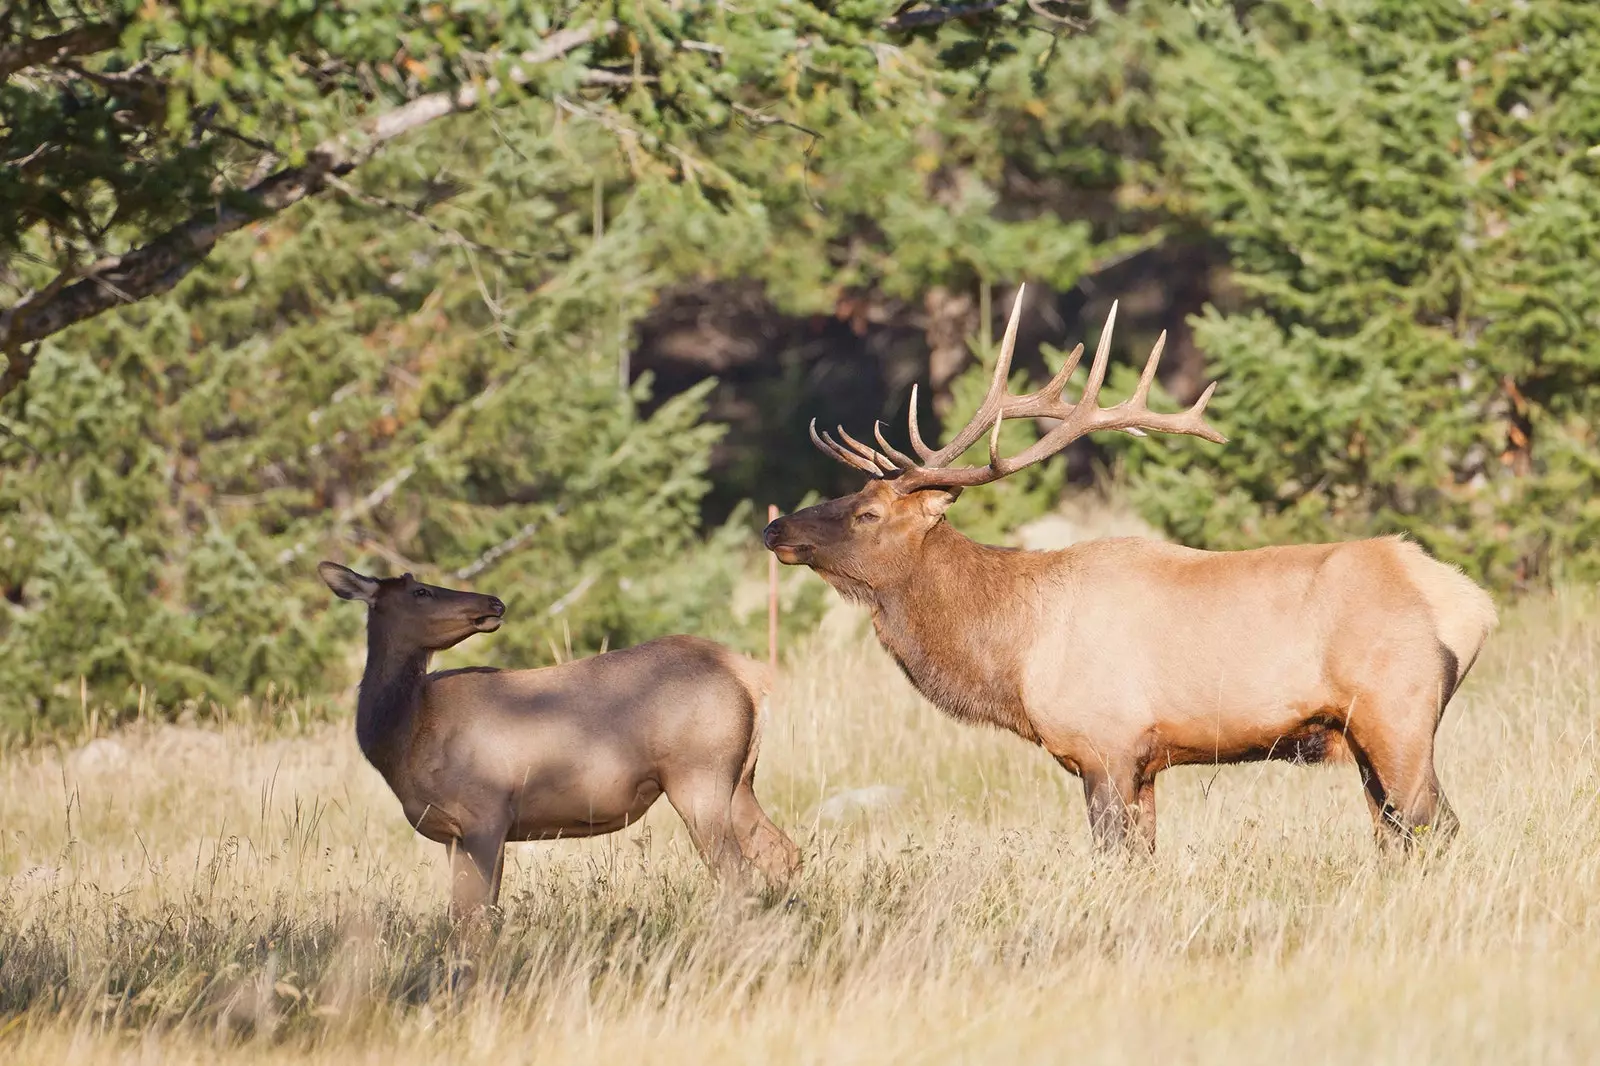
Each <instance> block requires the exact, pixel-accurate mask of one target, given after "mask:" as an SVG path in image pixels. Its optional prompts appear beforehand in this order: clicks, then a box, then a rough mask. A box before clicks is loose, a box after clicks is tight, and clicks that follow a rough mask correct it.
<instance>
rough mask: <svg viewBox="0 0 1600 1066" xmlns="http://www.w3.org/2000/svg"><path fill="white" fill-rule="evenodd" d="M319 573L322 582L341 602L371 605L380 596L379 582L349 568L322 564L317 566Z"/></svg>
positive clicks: (334, 564)
mask: <svg viewBox="0 0 1600 1066" xmlns="http://www.w3.org/2000/svg"><path fill="white" fill-rule="evenodd" d="M317 573H318V574H319V575H321V577H322V580H323V582H324V583H326V584H327V586H328V587H329V588H330V589H332V590H333V594H334V595H335V596H337V597H339V598H340V599H341V600H360V601H361V602H362V603H365V604H368V605H370V604H371V603H372V601H373V600H375V599H377V596H378V582H377V581H376V580H375V579H373V578H370V577H366V576H365V575H363V574H358V573H356V572H355V571H354V570H352V569H350V568H349V567H348V566H340V565H339V564H338V563H329V562H322V563H318V564H317Z"/></svg>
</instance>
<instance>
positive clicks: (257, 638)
mask: <svg viewBox="0 0 1600 1066" xmlns="http://www.w3.org/2000/svg"><path fill="white" fill-rule="evenodd" d="M0 25H9V26H11V27H12V28H14V30H15V32H14V33H12V32H7V33H4V34H0V351H3V354H4V374H3V377H0V595H3V600H0V731H3V732H5V733H6V734H21V735H26V734H31V733H35V732H38V731H41V730H51V729H56V728H59V727H62V726H64V725H70V724H72V723H75V722H78V721H79V720H80V719H81V718H82V717H83V716H85V715H87V714H89V713H90V710H91V708H92V709H93V713H94V714H96V715H97V716H103V719H102V720H107V721H109V720H115V719H117V718H119V717H123V716H131V715H136V714H140V713H144V714H181V713H184V712H185V711H188V712H191V713H196V714H199V715H202V716H203V715H206V714H210V713H217V710H218V708H227V707H235V706H252V707H256V706H264V705H270V704H272V703H273V701H275V700H276V701H278V702H279V703H280V704H281V703H282V702H283V701H285V700H288V701H295V700H299V701H304V702H305V705H306V706H307V707H308V708H309V707H311V706H313V705H315V704H316V703H317V702H318V701H322V700H325V699H326V697H327V696H328V695H329V694H330V693H335V692H337V691H338V690H339V689H340V688H341V687H342V686H343V685H346V684H348V682H349V681H350V680H351V679H352V676H353V673H352V670H353V667H354V665H355V664H354V663H353V661H352V655H353V653H355V652H356V651H357V650H358V648H359V642H358V640H357V633H358V631H359V627H360V624H361V619H360V617H359V612H354V611H349V610H343V609H336V608H335V604H334V603H333V601H332V599H331V597H329V596H328V594H327V592H326V590H325V589H323V588H322V587H321V586H320V584H318V583H317V581H316V578H315V575H314V565H315V563H316V561H317V560H318V559H319V558H323V557H331V558H336V559H340V560H342V561H344V562H346V563H348V564H350V565H353V566H356V567H357V568H364V569H367V570H369V571H376V572H380V573H397V572H400V571H401V570H406V569H409V570H413V571H415V572H416V573H417V574H418V575H419V577H423V578H425V579H430V580H436V581H439V582H441V583H445V584H456V585H467V586H471V587H475V588H478V589H481V590H484V591H490V592H493V593H495V594H497V595H500V596H501V597H503V598H505V599H506V600H507V601H508V603H509V604H510V605H511V613H512V615H513V616H514V618H515V624H512V625H509V626H508V627H507V628H506V630H505V631H504V632H503V633H502V634H501V635H500V636H499V637H497V638H496V640H495V641H494V642H492V644H487V643H486V644H484V645H482V646H481V647H477V648H474V649H473V651H474V655H475V656H476V657H477V660H478V661H482V660H484V659H488V660H490V661H493V662H496V663H499V664H504V665H512V664H516V665H535V664H540V663H546V662H549V661H551V660H552V657H555V656H566V655H569V654H583V653H586V652H591V651H595V650H598V649H600V648H602V647H606V646H611V647H615V646H619V645H625V644H630V643H634V642H637V641H639V640H643V639H646V638H649V637H652V636H656V635H659V634H662V633H667V632H680V631H688V632H698V633H703V634H706V635H708V636H713V637H716V638H719V639H723V640H728V641H730V642H732V643H734V644H736V645H739V646H742V647H744V648H746V649H749V650H755V649H758V648H760V647H762V645H763V642H764V636H763V633H764V628H763V624H764V619H763V618H761V617H760V613H759V612H754V613H748V612H746V613H742V612H741V611H740V610H739V606H740V597H739V596H737V595H736V590H737V588H738V587H739V586H740V585H741V583H744V582H748V580H749V579H750V578H751V577H753V576H755V575H758V574H760V573H762V572H763V570H762V569H761V568H762V567H763V566H764V564H763V563H762V562H761V561H760V559H759V556H758V553H757V551H756V544H755V538H754V531H755V530H756V529H758V528H759V525H760V524H761V522H762V521H763V520H764V510H765V504H767V503H768V502H773V503H777V504H778V505H779V506H781V507H784V508H786V509H787V508H791V507H794V506H797V505H799V504H800V503H801V502H802V501H804V500H806V499H809V498H813V497H814V496H815V495H816V494H818V493H821V494H830V495H831V494H835V493H838V492H841V491H846V490H848V489H850V488H852V487H853V485H854V479H853V477H852V475H851V474H850V473H849V472H848V471H845V470H843V469H842V468H837V467H835V466H833V465H831V464H829V463H828V461H827V460H826V459H824V458H823V457H822V456H820V455H818V454H817V453H815V452H814V451H813V450H812V449H811V448H810V446H809V445H808V444H807V443H806V437H805V426H806V423H807V422H808V421H809V420H810V418H811V417H813V416H818V417H820V418H821V419H823V420H824V421H825V424H832V423H834V422H842V423H844V424H845V426H846V427H847V428H850V429H852V430H865V429H867V428H869V427H870V423H871V422H872V420H873V419H876V418H882V419H884V420H885V421H886V422H889V423H890V427H891V428H890V430H889V432H890V434H891V436H901V437H902V438H903V434H904V425H905V423H904V410H905V404H906V402H907V399H908V396H909V393H910V389H911V386H912V385H913V384H916V383H920V384H921V385H922V386H923V387H922V389H920V390H919V391H920V393H921V395H922V397H924V399H923V403H924V404H925V405H926V409H925V410H924V411H923V418H924V424H925V425H926V424H929V423H931V424H934V425H940V424H941V422H942V421H947V420H950V416H956V417H957V420H958V419H959V416H962V415H964V414H965V412H967V411H968V410H970V408H971V406H972V404H973V403H975V401H976V396H977V394H978V392H980V391H981V388H982V383H983V378H984V372H983V362H984V360H985V358H986V357H987V356H988V354H989V351H990V346H991V338H992V336H993V335H994V334H995V333H996V332H997V328H996V326H997V321H996V320H997V319H998V318H999V316H1000V315H1001V314H1002V313H1003V312H1004V310H1005V309H1006V308H1007V307H1008V306H1009V302H1010V299H1011V296H1012V294H1013V293H1014V292H1015V287H1016V285H1017V284H1018V283H1020V282H1027V283H1029V285H1030V290H1029V291H1030V299H1029V301H1028V304H1027V309H1026V317H1025V319H1024V326H1023V332H1022V339H1021V345H1020V346H1019V358H1018V361H1017V365H1018V370H1017V374H1018V378H1019V385H1020V384H1021V380H1020V379H1021V378H1023V377H1032V378H1038V377H1040V376H1042V375H1044V374H1045V373H1046V372H1047V371H1048V370H1049V368H1050V367H1051V366H1053V365H1055V364H1056V362H1057V361H1058V360H1059V359H1060V358H1061V355H1062V350H1063V349H1068V348H1070V347H1071V346H1072V345H1073V344H1075V343H1076V342H1077V341H1079V340H1084V341H1087V342H1089V343H1093V341H1094V338H1095V336H1096V335H1097V333H1098V330H1099V328H1100V324H1101V322H1102V321H1103V319H1104V315H1105V313H1106V311H1107V309H1108V308H1109V306H1110V302H1111V300H1112V299H1119V300H1120V301H1121V304H1120V307H1121V310H1120V312H1119V328H1118V333H1117V340H1116V344H1115V346H1114V349H1113V350H1114V358H1115V360H1116V371H1117V372H1116V375H1115V376H1113V378H1112V382H1111V386H1110V387H1111V388H1112V390H1113V392H1115V391H1116V390H1119V389H1120V390H1126V389H1127V388H1128V386H1129V383H1130V380H1131V377H1132V375H1133V374H1134V373H1135V372H1136V367H1137V365H1138V362H1139V361H1141V360H1142V356H1143V354H1144V353H1145V352H1146V351H1148V348H1149V345H1150V344H1151V343H1152V342H1153V341H1154V339H1155V336H1156V335H1157V334H1158V333H1159V332H1160V331H1162V330H1167V331H1168V332H1169V343H1168V355H1167V357H1166V360H1165V364H1164V367H1165V369H1164V372H1163V377H1162V380H1161V388H1162V391H1163V396H1162V397H1161V402H1167V403H1174V404H1175V403H1180V402H1185V401H1188V400H1191V399H1193V397H1194V396H1195V395H1197V394H1198V392H1199V390H1200V389H1201V388H1202V387H1203V386H1204V384H1205V382H1206V381H1208V380H1210V379H1213V378H1215V379H1218V380H1220V381H1221V386H1220V388H1219V391H1218V393H1217V397H1216V400H1215V401H1214V404H1213V407H1212V411H1213V412H1214V419H1213V420H1214V421H1215V423H1216V424H1217V425H1218V426H1219V428H1221V429H1222V430H1223V432H1225V433H1227V434H1228V436H1229V437H1230V442H1229V443H1228V444H1227V445H1226V446H1222V447H1214V446H1210V445H1204V444H1199V443H1196V442H1193V441H1188V440H1178V441H1170V440H1162V439H1154V438H1151V439H1145V440H1135V439H1132V438H1119V439H1116V440H1097V441H1093V442H1088V443H1086V444H1085V445H1084V446H1083V447H1082V448H1080V449H1078V450H1077V451H1075V452H1074V453H1073V454H1072V455H1070V456H1069V457H1068V460H1067V461H1066V462H1064V463H1061V462H1058V463H1055V464H1052V465H1050V466H1049V467H1047V468H1046V469H1043V470H1039V469H1037V468H1036V469H1034V470H1032V471H1029V472H1028V473H1027V474H1026V475H1024V476H1021V477H1018V478H1015V479H1013V480H1012V481H1011V482H1009V483H1006V484H1003V485H1000V486H995V487H991V488H987V489H985V490H983V491H982V492H981V493H972V494H969V497H968V498H967V499H964V500H963V501H962V504H961V506H960V507H959V508H957V509H955V511H953V512H952V516H953V518H954V519H955V520H956V521H957V522H958V524H960V525H961V526H962V527H963V528H964V529H966V530H967V531H968V532H970V533H973V534H974V535H976V536H979V537H980V538H982V539H987V540H993V541H1004V540H1006V539H1007V538H1008V537H1009V536H1010V535H1011V532H1012V531H1013V530H1014V529H1015V528H1016V527H1017V526H1018V525H1019V524H1020V523H1022V522H1025V521H1026V520H1028V519H1030V518H1033V517H1035V516H1037V515H1040V514H1043V513H1044V512H1046V511H1048V510H1050V509H1051V508H1053V507H1054V506H1056V504H1057V502H1058V501H1059V500H1060V499H1061V498H1062V496H1063V494H1074V493H1086V492H1093V491H1096V487H1097V486H1099V487H1104V486H1106V485H1110V484H1115V485H1116V486H1117V490H1118V492H1119V493H1121V494H1122V495H1124V496H1125V497H1126V499H1128V500H1129V501H1130V502H1131V503H1132V504H1133V505H1134V506H1135V507H1137V508H1138V510H1139V511H1140V512H1141V513H1142V515H1143V516H1144V518H1145V519H1146V520H1148V521H1150V522H1151V523H1153V524H1154V525H1155V526H1156V527H1157V528H1158V529H1160V530H1162V531H1163V532H1165V533H1167V534H1168V535H1171V536H1173V537H1174V538H1176V539H1178V540H1181V541H1183V542H1184V543H1187V544H1191V545H1194V546H1198V547H1211V548H1240V547H1247V546H1254V545H1259V544H1264V543H1272V542H1284V541H1297V540H1310V539H1325V538H1345V537H1355V536H1364V535H1369V534H1374V533H1380V532H1405V533H1408V534H1410V535H1411V536H1413V537H1415V538H1416V539H1417V540H1419V541H1420V542H1421V543H1422V544H1424V545H1425V546H1426V547H1427V549H1428V550H1429V551H1431V552H1433V553H1434V554H1436V555H1438V556H1439V557H1441V558H1444V559H1447V560H1449V561H1451V562H1455V563H1459V564H1461V565H1462V566H1464V567H1465V568H1466V569H1467V570H1468V571H1469V572H1471V573H1472V574H1473V575H1474V576H1475V577H1478V578H1480V579H1483V580H1485V581H1487V582H1488V583H1489V584H1490V585H1492V586H1493V587H1495V588H1496V589H1497V590H1498V591H1500V592H1502V593H1507V594H1515V593H1517V592H1518V591H1520V590H1524V589H1527V588H1530V587H1535V586H1541V585H1547V584H1550V583H1552V582H1556V581H1563V580H1591V579H1593V578H1594V577H1595V576H1596V575H1597V574H1600V494H1597V492H1596V489H1597V487H1600V448H1597V444H1596V436H1595V435H1596V427H1597V425H1600V388H1597V387H1596V386H1597V384H1600V339H1597V338H1600V329H1597V328H1596V327H1597V326H1600V322H1597V318H1600V313H1597V311H1596V305H1595V300H1594V294H1595V293H1596V292H1600V256H1597V254H1596V253H1597V251H1600V249H1597V247H1596V245H1597V242H1600V185H1597V182H1596V175H1597V170H1600V68H1597V64H1596V63H1595V61H1594V58H1593V57H1594V56H1596V55H1600V8H1597V7H1595V6H1594V5H1588V4H1579V3H1560V2H1555V0H1526V2H1523V0H1518V2H1515V3H1508V4H1503V5H1495V4H1488V3H1478V2H1467V3H1463V2H1459V0H1421V2H1418V0H1325V2H1311V0H1303V2H1301V0H1285V2H1280V3H1250V2H1238V3H1231V4H1213V3H1201V2H1196V3H1190V4H1181V3H1159V2H1148V3H1116V4H1102V3H1094V4H1089V3H1056V2H1048V0H1030V2H1027V3H1021V2H1018V3H995V2H979V3H971V4H963V5H950V6H944V7H941V6H938V5H932V4H928V5H922V6H917V5H914V4H912V5H900V6H898V8H897V5H895V4H893V3H890V2H867V0H857V2H844V3H820V2H819V3H804V2H794V0H745V2H742V3H740V4H737V5H733V4H710V3H691V2H685V0H641V2H640V3H636V4H626V5H625V4H614V3H594V2H588V0H584V2H579V3H575V4H570V5H567V6H563V7H557V6H556V5H550V4H541V3H521V2H515V0H512V2H506V3H500V4H496V5H492V6H491V5H481V4H475V3H466V2H460V3H403V2H390V3H359V4H341V5H329V4H322V5H318V4H315V3H305V4H300V5H295V4H281V5H273V6H270V7H263V6H262V5H259V4H255V3H248V2H244V0H193V2H189V3H184V4H170V3H162V2H158V0H148V2H144V3H135V2H133V0H85V2H63V0H16V2H10V3H3V4H0ZM1036 432H1037V428H1036V427H1029V426H1009V425H1008V427H1007V439H1006V444H1007V446H1008V447H1018V446H1020V445H1021V444H1022V443H1025V442H1026V440H1027V439H1029V437H1030V435H1031V434H1034V433H1036ZM791 577H792V580H787V581H786V583H785V586H784V598H785V619H786V624H787V625H788V626H790V627H792V628H793V629H800V628H803V627H806V626H809V625H812V624H814V623H815V620H816V618H817V617H818V614H819V611H820V609H821V607H822V605H823V604H824V603H825V602H826V600H825V596H824V593H825V591H826V590H825V589H823V588H822V587H821V586H820V584H819V583H817V582H815V581H814V580H809V579H805V578H804V575H802V574H800V573H799V572H794V573H793V574H792V575H791Z"/></svg>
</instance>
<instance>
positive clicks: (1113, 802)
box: [1083, 767, 1155, 851]
mask: <svg viewBox="0 0 1600 1066" xmlns="http://www.w3.org/2000/svg"><path fill="white" fill-rule="evenodd" d="M1083 795H1084V799H1085V800H1087V801H1088V807H1089V829H1090V831H1091V832H1093V833H1094V841H1095V844H1096V846H1098V847H1099V848H1100V849H1101V850H1102V851H1110V850H1114V849H1116V848H1119V847H1131V846H1132V844H1133V838H1134V830H1135V828H1136V826H1137V825H1138V823H1139V821H1140V818H1139V813H1138V812H1139V809H1140V808H1139V796H1138V787H1137V785H1136V784H1135V780H1134V775H1133V774H1132V773H1113V772H1111V771H1109V770H1106V769H1102V768H1095V769H1089V768H1088V767H1085V768H1084V770H1083ZM1154 800H1155V794H1154V793H1153V792H1152V793H1151V803H1152V811H1151V815H1152V818H1151V825H1152V826H1153V825H1154V824H1155V822H1154V809H1153V808H1154Z"/></svg>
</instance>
